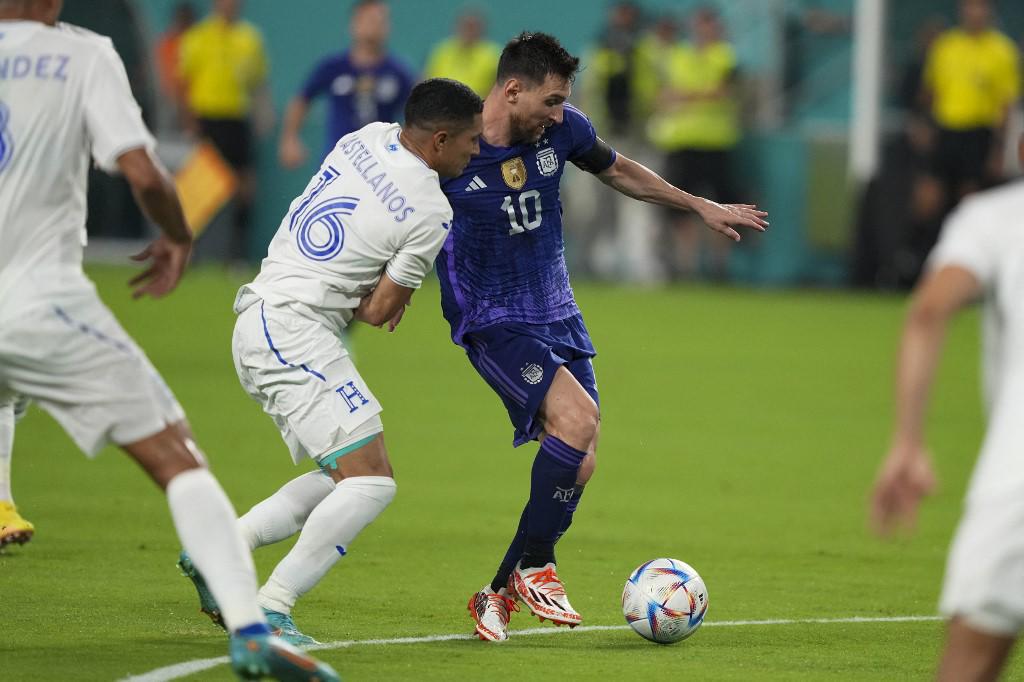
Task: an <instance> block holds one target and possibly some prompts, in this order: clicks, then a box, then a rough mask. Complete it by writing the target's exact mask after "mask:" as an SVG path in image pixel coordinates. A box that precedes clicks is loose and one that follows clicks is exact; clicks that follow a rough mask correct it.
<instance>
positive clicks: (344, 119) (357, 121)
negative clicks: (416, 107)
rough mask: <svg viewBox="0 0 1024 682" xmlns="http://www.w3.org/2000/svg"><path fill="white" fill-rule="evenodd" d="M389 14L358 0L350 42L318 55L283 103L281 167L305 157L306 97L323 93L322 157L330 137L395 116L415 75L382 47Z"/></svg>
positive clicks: (378, 4) (382, 5)
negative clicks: (299, 86) (325, 100)
mask: <svg viewBox="0 0 1024 682" xmlns="http://www.w3.org/2000/svg"><path fill="white" fill-rule="evenodd" d="M390 33H391V19H390V12H389V9H388V5H387V3H386V2H383V1H382V0H359V1H358V2H356V4H355V5H354V6H353V7H352V13H351V15H350V19H349V36H350V37H351V39H352V45H351V47H349V49H347V50H345V51H344V52H342V53H340V54H332V55H328V56H327V57H324V58H323V59H322V60H320V62H319V63H317V65H316V66H315V67H313V71H312V72H311V73H310V74H309V76H308V77H307V78H306V82H305V84H304V85H303V86H302V90H301V91H299V93H298V94H297V95H296V96H295V97H293V98H292V100H291V102H289V103H288V109H287V111H286V112H285V116H284V125H283V129H282V131H281V142H280V146H279V149H278V157H279V159H280V161H281V165H283V166H284V167H285V168H297V167H298V166H300V165H301V164H302V163H304V162H305V160H306V156H307V151H306V147H305V145H304V144H303V143H302V139H301V138H300V137H299V133H300V132H301V131H302V125H303V123H304V122H305V120H306V115H307V114H308V113H309V106H310V102H311V101H312V100H313V99H315V98H317V97H319V96H321V95H328V97H329V100H328V107H329V108H328V113H327V139H326V141H325V144H324V148H323V152H322V153H321V155H320V156H321V158H322V157H323V156H325V155H326V154H327V153H328V152H329V151H330V150H331V149H333V148H334V145H335V143H337V141H338V140H339V139H340V138H341V137H344V136H345V135H347V134H348V133H350V132H352V131H353V130H359V129H360V128H362V127H363V126H365V125H366V124H367V123H372V122H373V121H388V122H396V121H398V120H399V119H400V118H401V116H402V111H403V108H404V107H405V100H406V99H408V97H409V92H410V91H411V90H412V86H413V85H414V84H415V82H416V78H415V76H414V75H413V73H412V71H410V70H409V69H408V68H407V67H406V66H405V65H404V64H402V63H401V62H400V61H399V60H398V59H397V58H395V57H394V56H392V55H391V54H389V53H388V51H387V43H388V36H389V34H390Z"/></svg>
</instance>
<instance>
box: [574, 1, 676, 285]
mask: <svg viewBox="0 0 1024 682" xmlns="http://www.w3.org/2000/svg"><path fill="white" fill-rule="evenodd" d="M643 28H644V25H643V15H642V12H641V9H640V6H639V5H638V4H637V3H635V2H615V3H613V4H611V5H609V7H608V17H607V22H606V24H605V26H604V28H603V29H602V31H601V34H600V36H599V37H598V40H597V43H596V45H595V47H594V48H593V50H592V51H591V52H590V54H589V55H588V56H587V58H586V59H585V62H586V63H587V64H588V68H587V69H586V70H584V71H583V73H582V74H581V83H580V92H581V95H582V100H583V106H584V108H585V109H586V110H587V112H588V114H589V115H590V116H591V119H592V121H593V122H594V126H595V128H596V129H597V131H598V134H600V135H601V137H602V138H604V139H606V140H607V141H608V142H609V143H610V144H611V145H612V146H613V147H615V148H616V149H618V150H619V151H621V152H622V153H623V154H625V155H626V156H628V157H630V158H632V159H635V160H637V161H640V162H641V163H644V164H645V165H649V166H652V165H654V163H655V162H656V160H657V159H656V153H655V152H654V151H653V150H652V149H651V147H650V145H649V144H648V142H647V139H646V136H645V134H644V121H645V120H646V119H647V116H648V115H649V114H650V112H651V102H652V100H653V97H654V91H655V88H656V87H657V82H658V81H657V76H656V72H655V67H656V65H657V60H658V59H659V58H660V55H657V54H655V53H654V52H652V50H651V49H650V48H651V47H652V46H653V45H654V43H653V42H650V41H649V40H647V39H645V37H644V33H643ZM570 182H571V183H572V187H571V188H570V191H569V193H568V197H569V200H570V201H572V202H573V211H572V215H573V216H574V218H575V221H574V222H573V223H572V224H571V229H573V230H574V232H573V233H572V236H573V238H574V241H573V243H572V244H571V246H572V249H571V250H572V251H573V252H574V253H572V254H570V255H571V256H572V258H573V260H574V263H573V267H574V268H576V270H577V271H579V272H584V273H588V274H597V275H600V276H605V277H613V278H616V279H626V280H629V281H634V282H648V281H654V280H658V279H660V278H661V273H660V271H659V269H658V263H657V259H656V258H655V257H654V249H653V240H654V237H655V235H656V231H657V227H656V222H657V213H656V212H655V210H654V209H652V207H651V206H650V205H648V204H644V203H642V202H636V201H632V200H630V199H628V198H627V197H625V196H624V195H621V194H619V193H616V192H595V191H594V186H593V185H592V183H590V182H589V180H588V179H583V180H581V181H579V182H576V181H575V179H574V178H573V179H570ZM588 213H589V214H592V215H590V216H588ZM588 217H589V219H588Z"/></svg>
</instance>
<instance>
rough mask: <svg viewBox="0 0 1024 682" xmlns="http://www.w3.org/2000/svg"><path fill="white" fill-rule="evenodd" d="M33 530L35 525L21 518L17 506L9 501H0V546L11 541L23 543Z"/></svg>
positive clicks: (27, 539) (29, 538)
mask: <svg viewBox="0 0 1024 682" xmlns="http://www.w3.org/2000/svg"><path fill="white" fill-rule="evenodd" d="M35 532H36V527H35V526H33V525H32V524H31V523H29V522H28V521H26V520H25V519H23V518H21V514H19V513H18V509H17V507H15V506H14V505H13V504H12V503H10V502H0V547H3V546H4V545H9V544H11V543H17V544H19V545H24V544H25V543H26V542H28V541H29V540H31V539H32V535H33V534H34V533H35Z"/></svg>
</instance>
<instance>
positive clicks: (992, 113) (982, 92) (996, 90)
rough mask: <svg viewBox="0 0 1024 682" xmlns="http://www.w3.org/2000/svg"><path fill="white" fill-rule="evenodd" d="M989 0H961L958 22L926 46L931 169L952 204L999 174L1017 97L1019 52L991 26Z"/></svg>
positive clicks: (951, 205)
mask: <svg viewBox="0 0 1024 682" xmlns="http://www.w3.org/2000/svg"><path fill="white" fill-rule="evenodd" d="M992 24H993V8H992V3H991V1H990V0H961V1H960V25H959V26H958V27H956V28H953V29H950V30H948V31H946V32H945V33H943V34H942V35H940V36H939V37H938V38H937V39H936V40H935V42H934V43H933V44H932V47H931V49H930V50H929V51H928V56H927V60H926V63H925V71H924V88H925V95H926V97H927V99H928V100H929V102H930V107H931V112H932V117H933V119H934V121H935V125H936V128H937V131H938V135H937V139H936V143H935V150H934V155H933V158H932V163H931V172H932V173H933V174H934V175H935V178H936V179H937V180H939V181H940V182H941V183H942V184H943V185H944V189H945V192H946V199H947V207H946V210H949V209H951V208H952V207H953V206H954V205H955V204H956V203H957V202H958V201H959V200H960V199H961V198H962V197H963V196H964V195H966V194H969V193H971V192H975V191H977V190H979V189H982V188H985V187H987V186H989V185H991V184H994V183H996V182H998V181H999V180H1001V179H1002V169H1001V162H1002V151H1003V134H1004V131H1005V128H1006V121H1007V116H1008V114H1009V111H1010V108H1011V107H1012V106H1013V104H1014V102H1015V101H1016V100H1017V98H1018V97H1019V96H1020V85H1021V83H1020V79H1021V75H1020V66H1019V59H1020V55H1019V53H1018V51H1017V48H1016V46H1015V45H1014V44H1013V41H1011V40H1010V39H1009V38H1007V37H1006V36H1005V35H1003V34H1002V33H1000V32H999V31H997V30H995V29H994V28H993V27H992Z"/></svg>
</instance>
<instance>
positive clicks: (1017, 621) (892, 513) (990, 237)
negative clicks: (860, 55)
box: [871, 137, 1024, 682]
mask: <svg viewBox="0 0 1024 682" xmlns="http://www.w3.org/2000/svg"><path fill="white" fill-rule="evenodd" d="M1020 153H1021V159H1022V161H1024V137H1022V138H1021V140H1020ZM977 300H982V301H984V328H983V332H984V342H983V378H984V389H985V390H984V397H985V404H986V408H987V412H988V427H987V429H986V432H985V438H984V441H983V442H982V444H981V453H980V455H979V457H978V461H977V463H976V464H975V467H974V473H973V474H972V477H971V482H970V486H969V488H968V490H967V498H966V501H965V505H964V512H963V516H962V517H961V519H960V525H959V527H958V528H957V531H956V535H955V536H954V538H953V543H952V546H951V548H950V551H949V558H948V561H947V564H946V577H945V582H944V585H943V588H942V597H941V600H940V604H939V608H940V610H941V611H942V613H943V614H944V615H946V616H947V617H948V618H949V619H950V620H949V629H948V633H947V638H946V645H945V651H944V653H943V656H942V660H941V663H940V664H939V672H938V679H939V680H944V681H949V682H953V681H954V680H955V681H956V682H964V681H971V680H994V679H996V678H997V677H998V676H999V673H1000V671H1001V670H1002V668H1003V665H1004V664H1005V662H1006V658H1007V656H1008V655H1009V653H1010V650H1011V649H1012V647H1013V644H1014V642H1015V641H1016V639H1017V637H1018V636H1019V635H1020V633H1021V629H1022V628H1024V456H1022V455H1024V418H1022V415H1021V409H1022V406H1024V180H1018V181H1016V182H1014V183H1012V184H1008V185H1005V186H1003V187H1000V188H998V189H994V190H991V191H988V192H984V193H981V194H976V195H974V196H973V197H971V198H969V199H967V200H966V201H964V203H963V204H961V205H960V207H959V208H958V209H957V210H956V212H955V213H953V214H952V215H951V216H950V218H949V219H948V220H947V222H946V225H945V227H944V228H943V232H942V235H941V237H940V239H939V243H938V244H937V245H936V247H935V249H934V250H933V251H932V253H931V255H930V256H929V259H928V273H927V275H926V277H925V278H924V280H923V281H922V282H921V283H920V284H919V285H918V287H917V289H916V291H915V292H914V295H913V298H912V301H911V304H910V311H909V312H908V314H907V319H906V323H905V326H904V329H903V341H902V343H901V346H900V351H899V357H898V367H897V373H896V422H895V428H894V433H893V437H892V444H891V446H890V449H889V453H888V456H887V457H886V459H885V460H884V461H883V463H882V468H881V472H880V473H879V476H878V480H877V481H876V483H875V488H874V494H873V497H872V501H871V513H872V519H873V521H874V523H875V526H876V528H877V529H878V531H879V532H881V533H883V534H885V533H888V532H890V531H891V530H893V528H894V527H895V526H897V525H899V524H900V523H912V522H913V520H914V517H915V515H916V512H917V508H918V505H919V504H920V502H921V499H922V498H923V497H924V496H925V495H927V494H928V493H930V492H931V491H932V489H933V488H934V487H935V474H934V473H933V469H932V463H931V457H930V455H929V453H928V451H927V449H926V447H925V442H924V439H925V435H924V422H925V412H926V408H927V403H928V394H929V392H930V387H931V383H932V379H933V377H934V375H935V370H936V367H937V365H938V361H939V355H940V353H941V350H942V342H943V338H944V337H945V332H946V328H947V326H948V324H949V321H950V320H951V319H952V317H953V316H954V314H955V313H956V312H957V311H959V310H961V309H962V308H964V307H966V306H967V305H969V304H970V303H972V302H974V301H977Z"/></svg>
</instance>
